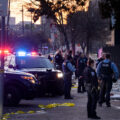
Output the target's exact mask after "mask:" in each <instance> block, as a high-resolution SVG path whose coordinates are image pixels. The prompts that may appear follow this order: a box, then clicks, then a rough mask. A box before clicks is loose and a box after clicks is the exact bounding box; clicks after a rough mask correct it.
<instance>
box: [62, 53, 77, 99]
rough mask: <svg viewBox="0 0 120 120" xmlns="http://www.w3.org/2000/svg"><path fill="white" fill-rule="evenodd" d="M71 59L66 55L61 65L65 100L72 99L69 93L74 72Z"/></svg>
mask: <svg viewBox="0 0 120 120" xmlns="http://www.w3.org/2000/svg"><path fill="white" fill-rule="evenodd" d="M71 61H72V59H71V57H69V56H68V55H67V56H66V58H65V61H64V62H63V64H62V70H63V73H64V89H65V91H64V92H65V93H64V95H65V99H73V98H72V96H71V94H70V91H71V86H72V73H73V72H75V70H76V69H75V68H74V67H73V65H72V64H71Z"/></svg>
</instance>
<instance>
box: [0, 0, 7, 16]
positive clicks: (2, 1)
mask: <svg viewBox="0 0 120 120" xmlns="http://www.w3.org/2000/svg"><path fill="white" fill-rule="evenodd" d="M7 13H8V0H0V16H7Z"/></svg>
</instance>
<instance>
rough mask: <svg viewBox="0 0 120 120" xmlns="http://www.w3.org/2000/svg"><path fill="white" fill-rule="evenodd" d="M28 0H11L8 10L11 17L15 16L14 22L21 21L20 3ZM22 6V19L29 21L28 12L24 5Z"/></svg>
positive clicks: (22, 3)
mask: <svg viewBox="0 0 120 120" xmlns="http://www.w3.org/2000/svg"><path fill="white" fill-rule="evenodd" d="M28 1H30V0H11V5H10V11H11V13H10V14H11V15H10V16H11V17H15V18H16V24H17V23H19V22H20V21H22V12H21V10H22V5H24V4H25V2H28ZM23 8H24V20H25V21H31V17H28V16H31V15H30V13H29V12H28V11H27V10H26V8H25V7H23ZM39 23H40V21H38V22H37V24H39Z"/></svg>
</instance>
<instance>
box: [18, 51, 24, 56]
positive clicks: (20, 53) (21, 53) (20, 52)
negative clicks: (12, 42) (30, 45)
mask: <svg viewBox="0 0 120 120" xmlns="http://www.w3.org/2000/svg"><path fill="white" fill-rule="evenodd" d="M18 56H26V52H25V51H19V52H18Z"/></svg>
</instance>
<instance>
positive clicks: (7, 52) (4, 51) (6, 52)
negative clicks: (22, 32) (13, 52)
mask: <svg viewBox="0 0 120 120" xmlns="http://www.w3.org/2000/svg"><path fill="white" fill-rule="evenodd" d="M9 53H10V51H9V50H7V49H5V50H0V54H4V55H8V54H9Z"/></svg>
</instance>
